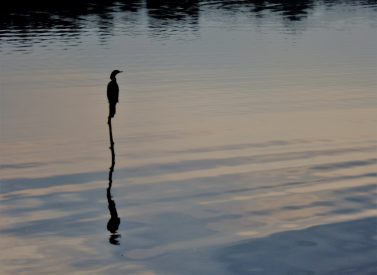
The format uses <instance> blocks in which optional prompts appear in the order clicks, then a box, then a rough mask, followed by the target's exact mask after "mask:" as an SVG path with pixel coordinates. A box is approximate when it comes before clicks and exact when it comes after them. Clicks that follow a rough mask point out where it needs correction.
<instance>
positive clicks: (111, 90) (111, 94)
mask: <svg viewBox="0 0 377 275" xmlns="http://www.w3.org/2000/svg"><path fill="white" fill-rule="evenodd" d="M107 99H108V100H109V103H117V102H118V100H119V86H118V83H117V81H116V79H115V78H114V80H111V81H110V82H109V84H107Z"/></svg>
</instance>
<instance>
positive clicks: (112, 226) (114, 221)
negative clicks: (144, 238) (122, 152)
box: [106, 118, 120, 245]
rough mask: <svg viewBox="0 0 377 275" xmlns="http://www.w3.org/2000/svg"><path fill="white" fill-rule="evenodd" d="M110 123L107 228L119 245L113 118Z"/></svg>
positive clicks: (113, 240) (112, 240)
mask: <svg viewBox="0 0 377 275" xmlns="http://www.w3.org/2000/svg"><path fill="white" fill-rule="evenodd" d="M108 124H109V135H110V151H111V166H110V171H109V185H108V187H107V189H106V197H107V202H108V207H109V211H110V219H109V221H108V222H107V230H109V232H110V233H111V235H110V238H109V242H110V243H111V244H114V245H119V238H120V234H118V233H117V232H118V228H119V224H120V218H119V216H118V212H117V209H116V205H115V201H114V200H113V199H112V195H111V187H112V184H113V172H114V166H115V150H114V140H113V131H112V127H111V118H109V120H108Z"/></svg>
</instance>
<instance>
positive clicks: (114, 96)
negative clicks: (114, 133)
mask: <svg viewBox="0 0 377 275" xmlns="http://www.w3.org/2000/svg"><path fill="white" fill-rule="evenodd" d="M121 72H122V71H119V70H114V71H112V73H111V75H110V79H111V81H110V82H109V84H107V99H108V100H109V107H110V110H109V120H110V118H113V117H114V115H115V106H116V104H117V103H118V98H119V87H118V83H117V80H116V78H115V76H116V75H117V74H119V73H121Z"/></svg>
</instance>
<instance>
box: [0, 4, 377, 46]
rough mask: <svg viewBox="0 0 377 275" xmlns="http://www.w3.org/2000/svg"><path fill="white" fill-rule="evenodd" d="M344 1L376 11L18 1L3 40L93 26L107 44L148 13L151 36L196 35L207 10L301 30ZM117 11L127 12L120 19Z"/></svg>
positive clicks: (75, 34) (6, 13) (77, 34)
mask: <svg viewBox="0 0 377 275" xmlns="http://www.w3.org/2000/svg"><path fill="white" fill-rule="evenodd" d="M339 5H341V6H343V7H349V8H352V7H358V8H365V9H368V10H371V11H374V12H375V11H376V10H377V1H375V0H356V1H351V0H348V1H347V0H346V1H344V0H332V1H331V0H327V1H325V0H323V1H316V0H309V1H307V0H305V1H298V0H293V1H268V0H255V1H252V0H244V1H242V0H241V1H211V0H209V1H199V0H195V1H193V0H186V1H174V0H168V1H157V0H155V1H154V0H150V1H140V0H131V1H87V0H78V1H59V2H45V1H14V2H10V3H8V4H7V5H6V6H5V7H3V8H2V11H1V17H0V28H1V34H0V39H1V40H0V41H1V42H2V43H1V44H2V45H3V46H4V44H8V43H9V44H11V45H13V46H14V47H16V48H18V49H19V50H28V48H30V47H32V46H33V45H35V44H40V45H44V46H46V45H47V44H48V43H49V42H51V40H55V39H58V40H61V41H63V42H64V43H68V44H69V45H71V46H75V45H77V44H80V43H84V42H85V39H84V38H83V37H85V35H86V34H85V33H86V32H87V31H88V28H94V29H95V30H96V32H97V33H98V35H99V36H100V37H101V43H106V40H107V37H109V36H111V35H112V33H113V32H114V29H115V28H116V27H117V26H118V25H119V24H122V25H126V26H127V28H125V29H123V30H122V34H124V35H137V32H136V33H133V32H132V30H131V29H132V28H137V26H138V25H140V24H141V23H142V22H141V21H142V20H141V19H140V17H143V16H147V18H148V19H147V21H148V27H147V28H148V29H149V31H150V32H151V33H152V35H155V36H161V37H166V36H174V35H175V34H177V33H185V32H190V33H191V35H194V36H195V35H196V34H195V32H199V29H200V24H199V21H200V18H201V16H206V14H208V13H216V15H217V16H219V17H221V16H224V17H228V18H236V17H237V16H238V15H239V14H240V13H241V14H243V15H245V16H248V17H250V19H249V20H250V21H260V20H263V18H266V17H269V16H271V15H276V16H277V18H278V19H277V20H278V21H281V22H282V24H283V25H284V27H285V28H286V29H287V30H290V31H296V30H297V29H300V28H305V24H307V23H306V20H307V17H308V16H309V15H310V14H311V13H313V10H314V9H315V8H317V7H324V8H326V9H333V8H334V7H336V6H339ZM116 14H122V15H123V16H122V17H121V18H118V17H117V16H116ZM374 15H375V14H374V13H371V14H370V16H371V17H373V16H374ZM370 19H371V18H370ZM298 22H300V24H299V25H297V23H298Z"/></svg>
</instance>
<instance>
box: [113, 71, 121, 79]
mask: <svg viewBox="0 0 377 275" xmlns="http://www.w3.org/2000/svg"><path fill="white" fill-rule="evenodd" d="M121 72H123V71H119V70H114V71H112V73H111V75H110V79H115V76H116V75H117V74H119V73H121Z"/></svg>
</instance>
